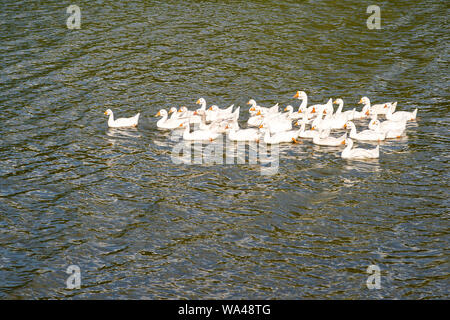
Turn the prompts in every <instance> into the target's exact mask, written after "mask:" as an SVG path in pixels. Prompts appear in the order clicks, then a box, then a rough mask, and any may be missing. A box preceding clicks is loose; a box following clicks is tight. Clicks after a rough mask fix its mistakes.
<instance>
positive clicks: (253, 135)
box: [226, 123, 260, 142]
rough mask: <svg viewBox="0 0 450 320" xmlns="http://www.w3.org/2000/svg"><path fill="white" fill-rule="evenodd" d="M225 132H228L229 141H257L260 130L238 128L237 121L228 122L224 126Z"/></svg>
mask: <svg viewBox="0 0 450 320" xmlns="http://www.w3.org/2000/svg"><path fill="white" fill-rule="evenodd" d="M226 129H227V130H226V132H227V133H228V139H230V140H231V141H256V142H258V141H259V138H260V132H259V130H258V129H255V128H250V129H239V125H238V124H237V123H233V124H228V125H227V126H226Z"/></svg>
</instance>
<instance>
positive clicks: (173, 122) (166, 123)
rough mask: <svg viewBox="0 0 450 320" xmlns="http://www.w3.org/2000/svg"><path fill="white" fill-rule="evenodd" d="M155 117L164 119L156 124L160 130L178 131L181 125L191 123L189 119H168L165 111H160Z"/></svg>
mask: <svg viewBox="0 0 450 320" xmlns="http://www.w3.org/2000/svg"><path fill="white" fill-rule="evenodd" d="M155 117H162V118H161V119H159V120H158V122H156V126H157V127H158V128H160V129H177V128H179V126H180V124H182V123H184V122H187V121H189V119H187V118H173V119H172V117H171V118H170V119H167V117H168V114H167V111H166V110H164V109H161V110H159V111H158V113H157V114H156V115H155Z"/></svg>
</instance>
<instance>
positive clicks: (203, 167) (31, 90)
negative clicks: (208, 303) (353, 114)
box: [0, 0, 450, 299]
mask: <svg viewBox="0 0 450 320" xmlns="http://www.w3.org/2000/svg"><path fill="white" fill-rule="evenodd" d="M74 4H77V5H78V6H79V7H80V10H81V29H79V30H69V29H68V28H67V26H66V20H67V19H68V18H69V16H70V14H68V13H66V8H67V7H68V6H69V5H70V3H69V2H64V3H61V1H39V2H32V1H14V2H13V1H10V2H8V3H6V2H5V1H3V2H2V4H1V5H0V9H1V10H0V30H1V32H0V58H1V59H0V63H1V65H0V69H1V72H0V79H1V83H2V86H1V90H0V110H1V112H0V122H1V126H0V136H1V139H0V244H1V246H0V298H3V299H62V298H74V299H102V298H108V299H109V298H122V299H141V298H145V299H175V298H177V299H178V298H183V299H184V298H186V299H310V298H312V299H380V298H385V299H448V298H449V297H450V294H449V293H450V290H449V274H450V272H449V264H448V262H449V256H448V251H447V248H448V244H449V210H448V208H449V201H448V198H449V155H448V150H449V140H450V134H449V106H450V104H449V91H448V87H449V76H448V74H449V45H448V44H449V32H448V16H449V15H448V2H447V1H395V2H390V1H378V2H373V1H370V2H369V1H339V2H336V1H312V0H311V1H298V2H297V1H233V2H231V1H230V2H216V1H199V2H195V3H188V2H185V1H174V0H173V1H145V2H139V1H127V2H125V1H115V2H109V1H89V2H88V1H83V2H77V3H74ZM372 4H374V5H378V6H379V7H380V8H381V29H373V30H370V29H368V27H367V25H366V20H367V19H368V17H369V16H370V15H371V14H370V13H366V10H367V7H368V6H369V5H372ZM297 90H304V91H306V92H307V93H308V95H309V102H308V103H325V102H326V101H327V100H328V99H329V98H331V97H332V98H342V99H343V100H344V102H345V107H344V110H347V109H350V108H354V107H357V108H358V110H360V105H357V102H358V101H359V99H360V98H361V97H362V96H368V97H370V98H371V99H372V101H373V102H375V103H377V102H385V101H398V106H397V109H398V110H406V111H412V110H414V109H415V108H418V109H419V112H418V119H417V121H416V122H410V123H408V126H407V130H406V137H404V138H401V139H394V140H388V141H386V142H382V143H380V153H381V154H380V158H379V160H372V161H346V160H343V159H341V158H340V152H341V150H342V148H331V147H319V146H315V145H313V144H312V143H311V142H309V141H307V140H304V141H302V143H298V144H286V145H280V148H279V165H278V170H277V172H276V173H275V174H271V175H265V174H262V169H264V168H265V167H266V166H267V165H266V164H264V163H256V164H251V163H243V164H238V163H236V164H211V163H203V164H191V165H188V164H183V163H179V162H177V161H174V159H173V156H172V150H173V148H174V147H175V146H176V145H177V143H179V141H177V140H176V139H175V138H174V137H173V136H172V135H171V134H170V132H166V131H161V130H158V129H157V128H156V121H157V118H155V117H154V115H155V114H156V112H157V111H158V110H159V109H161V108H166V109H167V108H169V107H172V106H175V107H180V106H183V105H184V106H187V107H188V108H190V109H191V110H193V109H194V108H197V107H198V106H197V105H195V102H196V101H197V99H198V98H200V97H204V98H205V99H206V101H207V103H208V105H211V104H217V105H219V106H221V107H226V106H229V105H231V104H235V106H241V117H240V119H241V120H242V124H245V120H246V119H247V117H248V106H247V105H246V103H247V101H248V100H249V99H250V98H253V99H255V100H256V101H257V102H258V104H260V105H262V106H272V105H273V104H275V103H277V102H278V103H280V105H281V106H283V107H284V106H286V105H287V104H292V105H294V106H295V107H297V106H298V104H299V101H298V100H296V99H293V98H292V97H293V95H294V94H295V92H296V91H297ZM107 108H111V109H113V111H114V112H115V114H116V115H117V116H119V117H120V116H125V117H128V116H131V115H133V114H135V113H136V112H141V119H140V123H139V126H138V127H137V128H136V129H128V130H111V129H108V127H107V123H106V122H107V119H106V116H105V115H104V114H103V112H104V111H105V110H106V109H107ZM357 125H358V128H362V127H364V126H366V125H367V123H366V122H364V121H362V122H358V123H357ZM358 145H359V146H362V147H366V148H373V147H375V145H376V144H375V143H358ZM206 147H207V146H204V148H206ZM70 265H77V266H79V268H80V271H81V288H80V289H68V288H67V287H66V280H67V279H68V277H69V274H67V273H66V270H67V268H68V267H69V266H70ZM370 265H377V266H378V267H379V269H380V272H381V273H380V281H381V282H380V285H381V289H373V290H369V289H368V287H367V286H366V280H367V279H368V277H369V276H370V274H369V273H367V271H366V270H367V268H368V266H370Z"/></svg>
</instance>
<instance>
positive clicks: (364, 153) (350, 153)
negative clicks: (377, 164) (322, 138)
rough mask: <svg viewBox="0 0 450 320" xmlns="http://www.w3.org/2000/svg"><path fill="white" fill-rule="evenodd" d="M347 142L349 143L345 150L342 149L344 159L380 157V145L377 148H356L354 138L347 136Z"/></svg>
mask: <svg viewBox="0 0 450 320" xmlns="http://www.w3.org/2000/svg"><path fill="white" fill-rule="evenodd" d="M345 144H346V145H347V146H346V147H345V149H344V150H342V153H341V157H342V158H344V159H376V158H379V157H380V146H379V145H378V146H377V147H376V148H375V149H371V150H368V149H362V148H354V149H352V147H353V140H352V139H350V138H347V139H346V140H345Z"/></svg>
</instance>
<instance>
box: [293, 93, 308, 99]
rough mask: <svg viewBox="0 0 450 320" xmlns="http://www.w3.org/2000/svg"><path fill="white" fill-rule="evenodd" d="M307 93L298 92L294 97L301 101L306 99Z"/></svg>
mask: <svg viewBox="0 0 450 320" xmlns="http://www.w3.org/2000/svg"><path fill="white" fill-rule="evenodd" d="M306 97H307V96H306V93H305V92H304V91H297V92H296V93H295V95H294V98H297V99H299V100H304V99H306Z"/></svg>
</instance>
